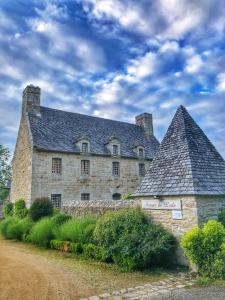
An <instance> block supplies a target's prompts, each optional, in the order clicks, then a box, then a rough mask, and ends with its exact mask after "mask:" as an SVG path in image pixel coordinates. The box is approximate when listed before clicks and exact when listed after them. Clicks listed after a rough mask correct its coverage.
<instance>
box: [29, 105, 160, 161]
mask: <svg viewBox="0 0 225 300" xmlns="http://www.w3.org/2000/svg"><path fill="white" fill-rule="evenodd" d="M28 118H29V123H30V129H31V134H32V138H33V143H34V145H35V146H36V147H37V148H40V149H43V150H48V151H56V152H58V151H60V152H80V150H79V149H78V146H77V144H76V142H77V141H78V140H79V139H81V138H85V139H88V140H89V141H90V150H91V153H93V154H99V155H109V154H110V153H109V151H108V149H107V147H106V145H107V143H109V142H110V139H111V138H112V137H116V138H118V139H119V141H120V142H121V156H124V157H137V156H136V153H135V151H134V147H135V146H136V145H137V144H138V145H142V146H143V147H144V148H145V153H146V158H147V159H153V157H154V155H155V153H156V151H157V149H158V146H159V142H158V141H157V139H156V138H155V137H154V136H152V137H151V138H150V140H147V138H146V137H145V133H144V130H143V129H142V128H141V127H140V126H138V125H134V124H129V123H125V122H119V121H113V120H108V119H103V118H98V117H92V116H87V115H82V114H78V113H71V112H65V111H61V110H56V109H51V108H46V107H41V108H40V115H35V114H33V113H29V114H28Z"/></svg>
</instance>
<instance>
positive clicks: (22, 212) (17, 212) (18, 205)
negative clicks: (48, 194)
mask: <svg viewBox="0 0 225 300" xmlns="http://www.w3.org/2000/svg"><path fill="white" fill-rule="evenodd" d="M27 213H28V210H27V208H26V203H25V201H24V199H19V200H18V201H16V202H15V207H14V216H15V217H16V218H18V219H23V218H25V217H26V216H27Z"/></svg>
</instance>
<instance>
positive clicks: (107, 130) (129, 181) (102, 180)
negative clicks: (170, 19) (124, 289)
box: [11, 85, 159, 208]
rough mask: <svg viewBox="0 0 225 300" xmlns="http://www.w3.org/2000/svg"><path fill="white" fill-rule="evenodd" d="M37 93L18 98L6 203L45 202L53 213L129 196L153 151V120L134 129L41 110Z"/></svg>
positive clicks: (144, 117) (144, 119)
mask: <svg viewBox="0 0 225 300" xmlns="http://www.w3.org/2000/svg"><path fill="white" fill-rule="evenodd" d="M40 94H41V90H40V88H39V87H34V86H33V85H29V86H27V87H26V88H25V90H24V92H23V100H22V115H21V122H20V127H19V133H18V137H17V143H16V148H15V153H14V157H13V176H12V188H11V201H12V202H15V201H16V200H17V199H19V198H24V199H25V200H26V203H27V205H28V207H29V206H30V204H31V203H32V201H33V200H34V199H35V198H37V197H43V196H47V197H49V198H50V199H51V201H52V202H53V205H54V206H55V207H59V208H60V207H62V206H73V204H74V203H76V202H78V201H80V200H112V199H113V200H119V199H121V198H122V197H123V196H124V195H125V194H127V193H132V192H134V191H135V190H136V189H137V188H138V186H139V184H140V182H141V180H142V179H143V177H144V175H145V171H146V170H147V169H148V168H149V165H150V163H151V161H152V159H153V157H154V155H155V153H156V151H157V149H158V146H159V143H158V141H157V139H156V138H155V136H154V133H153V124H152V115H151V114H148V113H143V114H141V115H139V116H137V117H136V124H129V123H125V122H120V121H113V120H107V119H103V118H97V117H91V116H87V115H82V114H78V113H71V112H66V111H61V110H56V109H52V108H47V107H42V106H40Z"/></svg>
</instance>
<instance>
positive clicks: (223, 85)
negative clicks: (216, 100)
mask: <svg viewBox="0 0 225 300" xmlns="http://www.w3.org/2000/svg"><path fill="white" fill-rule="evenodd" d="M217 90H218V91H219V92H225V73H221V74H219V75H218V76H217Z"/></svg>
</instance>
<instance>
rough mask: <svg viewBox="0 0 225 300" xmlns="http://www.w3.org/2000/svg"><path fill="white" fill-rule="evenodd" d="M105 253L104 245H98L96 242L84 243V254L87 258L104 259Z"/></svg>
mask: <svg viewBox="0 0 225 300" xmlns="http://www.w3.org/2000/svg"><path fill="white" fill-rule="evenodd" d="M104 254H105V252H104V249H103V248H102V247H99V246H96V245H95V244H91V243H89V244H84V245H83V255H84V257H86V258H89V259H96V260H100V261H104V260H105V255H104Z"/></svg>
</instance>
